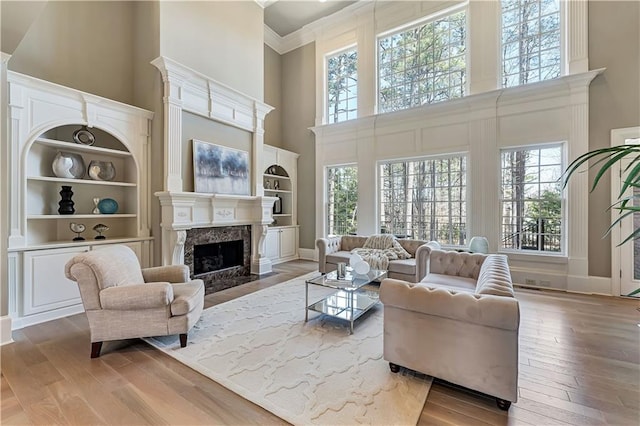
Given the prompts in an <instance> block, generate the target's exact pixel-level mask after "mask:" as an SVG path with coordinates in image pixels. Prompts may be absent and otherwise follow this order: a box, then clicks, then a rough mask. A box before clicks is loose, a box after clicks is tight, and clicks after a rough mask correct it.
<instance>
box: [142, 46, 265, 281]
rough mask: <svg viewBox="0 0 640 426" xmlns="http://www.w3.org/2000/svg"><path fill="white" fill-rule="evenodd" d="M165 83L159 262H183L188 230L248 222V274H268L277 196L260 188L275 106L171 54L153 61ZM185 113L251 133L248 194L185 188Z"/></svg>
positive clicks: (159, 195)
mask: <svg viewBox="0 0 640 426" xmlns="http://www.w3.org/2000/svg"><path fill="white" fill-rule="evenodd" d="M151 63H152V64H153V65H154V66H156V67H157V68H158V70H159V71H160V73H161V74H162V81H163V83H164V97H163V103H164V182H163V186H164V191H163V192H157V193H156V194H155V195H156V196H157V197H158V198H159V199H160V205H161V210H162V213H161V215H162V262H163V264H165V265H168V264H182V263H183V262H184V241H185V237H186V230H188V229H192V228H207V227H215V226H230V225H231V226H232V225H251V273H253V274H264V273H268V272H271V261H270V260H269V259H268V258H266V257H265V256H264V240H265V237H266V235H267V226H268V225H269V224H270V223H271V222H273V217H272V216H271V208H272V206H273V203H274V202H275V200H276V198H275V197H265V196H264V188H263V186H262V172H263V170H262V169H261V165H262V156H263V154H262V153H263V146H264V119H265V116H266V115H267V114H268V113H269V112H270V111H271V110H273V107H272V106H270V105H267V104H265V103H264V102H262V101H261V100H258V99H255V98H252V97H251V96H248V95H246V94H244V93H242V92H239V91H237V90H235V89H233V88H231V87H228V86H226V85H224V84H222V83H220V82H217V81H215V80H214V79H212V78H210V77H208V76H206V75H203V74H201V73H199V72H197V71H195V70H193V69H191V68H189V67H186V66H184V65H182V64H180V63H178V62H176V61H173V60H172V59H170V58H167V57H164V56H160V57H158V58H156V59H154V60H153V61H152V62H151ZM183 111H188V112H190V113H193V114H197V115H199V116H201V117H205V118H207V119H209V120H215V121H218V122H221V123H224V124H227V125H229V126H233V127H237V128H239V129H243V130H246V131H249V132H251V133H252V135H253V136H252V143H251V172H250V173H249V176H251V194H253V195H250V196H249V195H226V194H201V193H194V192H184V189H185V188H184V185H183V170H182V165H183V163H184V162H183V159H182V155H183V134H182V115H183V114H182V113H183Z"/></svg>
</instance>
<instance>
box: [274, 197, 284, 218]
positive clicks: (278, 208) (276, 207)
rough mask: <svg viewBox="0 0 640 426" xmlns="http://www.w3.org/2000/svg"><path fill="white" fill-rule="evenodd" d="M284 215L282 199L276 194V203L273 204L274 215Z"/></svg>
mask: <svg viewBox="0 0 640 426" xmlns="http://www.w3.org/2000/svg"><path fill="white" fill-rule="evenodd" d="M281 213H282V198H280V196H279V195H278V194H276V202H275V203H273V214H281Z"/></svg>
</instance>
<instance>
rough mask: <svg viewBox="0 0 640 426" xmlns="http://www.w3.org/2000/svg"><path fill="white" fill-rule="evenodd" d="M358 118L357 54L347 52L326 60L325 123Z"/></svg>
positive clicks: (351, 51)
mask: <svg viewBox="0 0 640 426" xmlns="http://www.w3.org/2000/svg"><path fill="white" fill-rule="evenodd" d="M357 116H358V52H357V50H355V49H353V50H349V51H346V52H342V53H339V54H337V55H333V56H330V57H328V58H327V123H329V124H331V123H338V122H340V121H345V120H350V119H352V118H356V117H357Z"/></svg>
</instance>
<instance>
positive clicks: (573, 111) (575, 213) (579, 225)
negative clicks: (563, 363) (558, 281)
mask: <svg viewBox="0 0 640 426" xmlns="http://www.w3.org/2000/svg"><path fill="white" fill-rule="evenodd" d="M594 76H595V75H590V78H589V80H590V79H591V78H593V77H594ZM570 88H571V95H570V104H569V107H568V108H569V119H570V123H569V141H568V159H567V164H568V163H569V162H571V161H573V160H574V159H576V158H577V157H578V156H580V155H581V154H584V153H585V152H587V151H588V150H589V84H588V82H587V83H586V84H585V82H583V81H579V82H574V84H572V85H571V87H570ZM567 198H568V199H567V204H568V206H567V207H568V211H567V217H569V218H571V220H570V221H569V222H568V224H567V226H568V229H567V231H568V232H567V236H568V238H567V243H568V255H569V262H568V271H567V290H569V291H577V292H590V291H591V289H590V285H589V174H588V173H575V174H574V175H573V176H571V179H570V180H569V184H568V190H567Z"/></svg>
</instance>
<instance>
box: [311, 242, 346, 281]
mask: <svg viewBox="0 0 640 426" xmlns="http://www.w3.org/2000/svg"><path fill="white" fill-rule="evenodd" d="M341 241H342V237H340V236H338V237H329V238H318V239H317V240H316V246H317V247H318V270H319V271H320V272H321V273H323V274H324V273H326V272H327V271H326V270H325V265H326V261H327V255H328V254H331V253H335V252H337V251H340V243H341Z"/></svg>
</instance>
